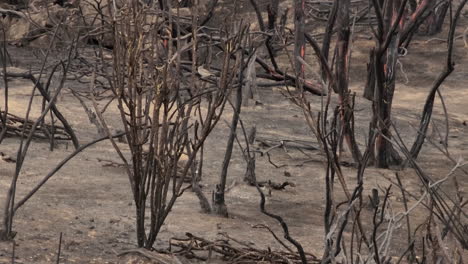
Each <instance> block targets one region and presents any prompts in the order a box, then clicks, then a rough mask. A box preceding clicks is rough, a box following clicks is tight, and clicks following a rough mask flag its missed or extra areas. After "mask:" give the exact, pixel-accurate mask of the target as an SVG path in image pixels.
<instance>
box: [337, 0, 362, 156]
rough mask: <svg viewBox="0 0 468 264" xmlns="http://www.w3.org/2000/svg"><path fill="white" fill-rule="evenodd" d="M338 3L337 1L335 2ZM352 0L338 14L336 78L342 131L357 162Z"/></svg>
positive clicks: (358, 152)
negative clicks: (353, 121)
mask: <svg viewBox="0 0 468 264" xmlns="http://www.w3.org/2000/svg"><path fill="white" fill-rule="evenodd" d="M335 4H337V3H335ZM350 4H351V1H350V0H341V1H340V4H339V8H338V11H337V14H338V20H337V21H338V28H339V29H338V39H337V43H336V50H335V54H336V60H335V69H336V70H335V80H336V87H337V91H336V92H337V93H338V96H339V100H340V119H341V132H342V135H343V138H344V140H345V141H346V144H347V145H348V148H349V150H350V152H351V154H352V156H353V159H354V161H355V162H356V163H359V162H360V160H361V152H360V151H359V147H358V146H357V143H356V140H355V136H354V131H353V129H352V126H351V118H352V115H353V109H352V104H351V94H350V91H349V89H348V84H349V61H350V57H351V56H350V55H351V52H350V41H351V30H350V26H349V12H350V11H349V10H350V9H349V8H350Z"/></svg>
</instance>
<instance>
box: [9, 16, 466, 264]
mask: <svg viewBox="0 0 468 264" xmlns="http://www.w3.org/2000/svg"><path fill="white" fill-rule="evenodd" d="M467 22H468V20H467V19H466V18H463V19H462V21H461V23H460V26H459V29H460V33H461V32H462V31H463V28H464V27H466V25H467V24H468V23H467ZM364 35H365V34H361V35H360V34H357V35H356V40H355V43H354V46H355V51H354V52H353V59H352V64H353V65H354V66H353V68H352V69H351V77H352V89H353V91H355V92H356V93H357V95H358V96H357V104H356V105H357V131H358V138H359V141H360V142H364V138H365V135H366V134H367V124H368V121H369V116H370V112H369V109H370V104H369V102H367V101H366V100H365V99H363V98H361V97H360V95H361V94H362V88H363V83H364V79H365V74H366V72H365V70H366V66H365V63H366V60H367V56H368V49H369V48H370V47H371V46H372V45H373V43H372V42H371V41H368V40H366V39H365V38H364ZM436 37H437V38H444V37H445V33H441V34H439V35H438V36H436ZM455 46H456V50H455V56H454V58H455V62H456V63H457V66H456V70H455V72H454V73H453V74H452V75H451V76H450V77H449V78H448V80H447V81H446V82H445V83H444V85H443V86H442V89H441V91H442V94H443V96H444V99H445V102H446V104H447V107H448V112H449V119H450V137H449V138H450V141H449V146H450V150H451V154H452V155H453V156H454V157H455V158H457V159H458V158H465V159H466V158H467V156H468V141H467V140H466V138H467V136H468V127H467V126H466V122H468V107H467V106H466V100H467V99H468V90H466V84H467V82H468V67H467V65H468V54H467V51H468V49H467V48H466V47H464V43H463V40H462V39H460V38H459V39H457V41H456V43H455ZM445 48H446V43H445V42H442V41H438V40H431V41H429V38H428V37H421V36H418V37H417V38H416V39H415V40H414V42H413V45H412V47H411V49H410V52H409V54H408V55H407V56H406V57H403V58H401V60H400V61H401V65H402V69H403V70H404V72H405V73H406V74H407V78H406V77H403V74H402V72H401V71H399V72H398V75H399V79H398V84H397V91H396V95H395V99H394V112H393V113H394V114H393V115H394V119H395V122H396V124H397V126H398V128H399V129H400V131H401V134H402V135H403V137H404V139H405V140H406V142H407V143H408V144H410V143H411V142H412V139H413V138H414V136H415V127H416V126H417V125H418V117H419V116H420V114H421V111H422V107H423V104H424V100H425V96H426V94H427V92H428V90H429V88H430V86H431V83H432V81H434V79H435V78H436V77H437V75H438V73H439V72H440V71H441V70H442V68H443V66H444V65H443V64H444V61H445V55H446V53H445ZM8 49H9V52H10V54H11V56H12V58H13V60H14V62H15V64H16V65H15V66H16V67H19V68H23V69H28V68H29V67H30V66H32V67H38V66H39V63H38V61H39V60H38V59H36V58H35V57H34V56H33V52H37V51H33V50H31V49H29V48H17V47H8ZM1 85H3V83H2V84H1ZM31 88H32V85H31V83H30V82H29V81H27V80H22V79H11V80H10V99H9V100H10V109H11V110H10V111H11V112H12V113H14V114H16V115H19V116H22V115H24V112H25V109H26V105H27V100H28V99H29V94H30V92H31ZM65 88H66V89H65V90H64V92H63V94H62V96H61V97H60V98H59V102H58V107H59V109H60V110H61V111H62V113H63V114H64V115H65V117H66V118H67V119H68V120H69V122H70V123H71V124H72V126H73V127H74V129H75V130H76V132H77V135H78V136H79V139H80V141H81V142H82V143H84V142H88V141H90V140H92V139H93V138H95V137H96V136H97V131H96V128H95V127H94V126H93V125H92V124H90V122H89V121H88V119H87V117H86V115H85V113H84V110H83V108H82V107H81V105H80V103H79V102H78V101H77V100H76V99H75V98H74V97H73V96H72V95H71V93H70V91H69V89H86V87H83V85H80V84H77V83H76V82H73V81H70V82H68V83H67V84H66V87H65ZM0 91H2V92H1V95H0V100H1V101H3V86H0ZM281 91H282V89H281V88H261V89H260V91H259V98H258V99H259V101H260V102H261V103H262V104H260V105H255V106H249V107H246V108H244V109H243V110H242V119H243V121H244V122H245V124H246V126H247V127H250V126H251V125H252V124H256V126H257V131H258V136H259V137H262V138H269V139H276V140H284V139H298V140H307V141H313V142H315V139H314V137H313V136H312V134H311V133H310V130H309V129H308V127H307V126H306V125H305V121H304V118H303V115H302V112H301V111H300V109H298V107H297V106H295V105H294V104H292V103H291V102H290V101H289V100H288V99H287V98H285V97H284V96H283V95H282V94H281ZM311 100H312V101H313V102H314V105H316V107H317V109H318V107H319V105H320V104H319V102H320V99H319V98H317V97H315V98H311ZM437 100H438V99H437ZM88 103H89V102H88ZM33 108H34V111H33V116H37V114H38V111H39V109H40V98H39V96H38V97H37V98H36V100H35V101H34V107H33ZM230 116H231V111H228V113H227V114H226V115H225V117H224V119H225V120H226V121H228V120H230ZM106 118H107V119H108V120H109V123H110V125H111V127H112V129H113V130H114V131H115V130H117V129H119V128H120V127H119V121H118V115H117V110H116V109H115V105H111V107H110V109H109V110H108V111H107V113H106ZM434 120H435V124H437V127H438V128H439V129H440V130H441V131H442V132H441V133H444V132H443V131H445V130H444V127H443V126H444V114H443V111H442V108H441V105H440V101H437V103H436V106H435V116H434ZM228 130H229V128H228V126H227V125H226V122H224V121H223V122H220V124H219V126H218V127H217V129H216V130H215V131H214V133H213V134H212V135H211V136H210V137H209V140H208V142H207V146H206V149H205V163H204V164H205V166H204V174H203V181H202V184H203V191H204V193H205V195H206V196H207V197H211V192H212V190H213V189H214V185H215V184H216V182H217V179H218V177H219V174H220V170H221V163H222V157H223V155H224V150H225V145H226V139H227V135H228ZM431 138H432V139H433V140H434V141H435V142H436V143H437V142H438V141H439V139H438V135H437V133H436V132H435V129H433V133H432V135H431ZM18 143H19V139H18V138H16V137H11V138H7V139H6V140H4V141H3V142H2V144H1V145H0V151H1V152H2V153H5V154H6V155H9V156H11V157H14V156H15V153H16V151H17V148H18ZM121 147H122V148H123V149H124V150H125V149H127V148H126V146H125V145H124V144H121ZM257 147H259V148H260V146H259V145H257ZM261 150H264V148H261ZM72 151H73V146H72V145H71V144H70V142H60V144H58V146H57V148H56V149H55V150H54V151H52V152H51V151H49V144H48V142H45V141H34V144H33V145H32V146H31V148H30V151H29V152H28V157H27V159H26V161H25V166H24V168H23V169H22V171H21V175H20V179H19V184H18V193H17V197H22V196H23V195H24V194H25V193H26V192H27V191H28V190H30V189H31V188H32V187H33V186H34V185H35V184H36V183H37V182H38V181H39V180H40V179H41V178H42V177H44V175H46V173H47V172H48V171H49V170H50V169H51V168H53V167H54V166H55V165H56V164H57V163H58V162H59V161H60V160H61V159H63V158H64V157H65V156H67V155H68V154H70V153H71V152H72ZM270 154H271V159H272V161H273V162H274V163H275V164H276V165H284V166H282V167H281V168H275V167H274V166H273V165H272V164H270V162H269V161H268V159H267V157H266V156H263V157H260V156H258V160H257V170H256V173H257V176H258V178H259V180H272V181H274V182H283V181H290V182H293V183H295V187H286V189H285V190H283V191H273V193H272V195H271V197H268V200H267V209H268V210H270V211H271V212H274V213H276V214H278V215H281V216H282V217H283V218H284V220H285V221H286V223H288V225H289V228H290V232H291V235H292V236H293V237H294V238H295V239H297V240H298V241H299V242H300V243H301V244H302V245H303V246H304V248H305V249H306V251H308V252H311V253H314V254H316V255H317V256H320V255H321V254H322V249H323V240H324V235H323V234H324V230H323V210H324V167H323V164H322V162H321V161H322V159H323V157H322V156H321V155H320V153H318V152H307V153H306V154H307V156H306V155H305V154H303V153H301V152H299V151H297V150H295V149H275V150H272V151H271V152H270ZM100 160H110V161H115V162H117V163H118V162H119V159H118V156H117V155H116V153H115V151H114V149H113V148H112V146H111V144H110V143H109V142H107V141H106V142H102V143H99V144H97V145H94V146H92V147H90V148H88V149H87V150H86V151H84V152H83V153H81V154H79V155H78V156H77V157H76V158H74V159H73V160H71V161H70V162H69V163H68V164H67V165H66V166H64V167H63V168H62V169H61V170H60V171H59V173H57V174H56V175H55V176H54V177H53V178H52V179H51V180H50V181H49V182H48V183H47V184H46V185H45V186H44V187H43V188H42V189H41V190H40V191H39V192H38V193H37V194H36V195H35V196H34V197H33V198H32V199H31V200H30V201H28V202H27V203H26V204H25V206H23V207H22V208H21V209H20V210H18V213H17V215H16V217H15V224H14V230H15V231H16V232H17V235H16V237H15V243H16V256H17V258H16V262H15V263H28V264H29V263H53V262H54V261H55V258H56V254H57V247H58V240H59V235H60V233H62V234H63V244H62V255H61V263H126V262H127V261H128V259H127V258H121V257H118V254H119V253H120V252H122V251H124V250H127V249H131V248H134V247H135V245H136V237H135V228H134V223H135V210H134V206H133V202H132V197H131V191H130V188H129V184H128V179H127V176H126V174H125V173H124V170H123V169H121V168H118V167H112V166H108V165H109V163H108V162H102V161H100ZM419 162H420V165H421V166H422V168H424V169H425V170H426V171H427V172H428V173H429V174H430V175H431V176H432V177H434V178H435V179H438V178H443V177H445V175H447V173H448V172H449V171H450V170H451V168H452V167H453V164H452V163H451V162H450V161H448V160H447V159H446V158H445V157H444V156H443V155H442V154H441V153H440V152H439V151H438V150H437V149H436V148H435V147H433V146H430V144H426V145H425V147H424V148H423V151H422V155H421V156H420V159H419ZM14 168H15V164H14V163H8V162H6V161H3V160H1V159H0V202H2V204H1V206H2V210H3V200H4V197H5V196H6V191H7V188H8V186H9V184H10V182H11V178H12V175H13V173H14ZM244 171H245V162H244V160H243V158H242V156H241V153H240V151H239V149H238V148H237V146H236V149H235V153H234V155H233V159H232V161H231V165H230V167H229V178H228V185H231V184H232V185H233V187H232V189H231V190H230V191H229V192H228V193H227V197H226V202H227V205H228V210H229V217H228V218H223V217H218V216H215V215H206V214H202V213H200V207H199V204H198V200H197V198H196V196H195V195H194V194H193V193H192V192H190V191H188V192H186V193H185V194H184V195H183V196H182V197H181V198H180V199H179V200H178V201H177V203H176V205H175V207H174V209H173V211H172V213H171V214H170V216H169V218H168V219H167V221H166V224H165V225H164V227H163V229H162V232H161V233H160V237H159V239H158V242H157V244H156V245H155V246H156V247H159V248H166V247H167V245H168V240H169V239H170V238H171V237H174V236H178V237H183V236H184V233H185V232H191V233H193V234H196V235H198V236H202V237H205V238H207V239H214V238H216V237H218V233H220V232H226V233H228V234H229V235H230V236H232V237H234V238H237V239H240V240H243V241H248V242H250V243H252V245H255V246H256V247H259V248H266V247H271V248H274V249H279V248H280V245H279V244H278V243H276V242H275V241H274V239H273V238H272V236H271V235H270V234H269V233H268V232H266V231H265V230H261V229H255V228H253V226H254V225H256V224H265V225H268V226H270V227H271V228H272V229H273V230H274V231H275V232H277V233H278V234H281V230H280V228H279V226H278V225H277V223H276V222H274V221H273V220H272V219H270V218H268V217H267V216H265V215H262V214H261V213H260V211H259V206H258V205H259V196H258V193H257V191H256V189H255V188H253V187H249V186H247V185H245V184H244V183H243V182H242V177H243V174H244ZM344 173H345V176H346V177H347V180H348V183H349V184H350V186H352V184H353V183H354V182H355V178H356V170H355V169H353V168H345V170H344ZM394 173H395V171H393V170H383V169H375V168H368V169H367V170H366V174H365V181H366V193H365V194H366V196H367V193H368V192H369V190H370V189H371V188H373V187H381V188H385V187H387V186H388V184H389V183H388V181H387V180H386V178H387V177H389V178H392V179H395V178H394ZM399 173H400V175H401V176H402V179H403V181H404V183H405V185H406V187H407V188H408V190H412V191H414V192H415V193H417V194H419V192H420V190H421V187H422V186H421V184H420V182H419V180H418V178H417V176H416V175H415V173H414V172H412V170H411V169H406V170H404V171H399ZM455 175H456V177H458V180H459V182H460V184H461V190H462V194H464V195H465V196H466V195H467V194H468V193H467V192H468V189H467V187H468V178H467V177H468V176H467V175H466V174H463V173H461V172H456V173H455ZM337 186H339V185H338V183H337ZM445 188H446V190H447V191H448V192H449V193H450V192H453V186H451V185H450V184H449V185H447V186H446V187H445ZM397 190H398V189H397V188H394V189H393V197H392V199H391V201H392V202H393V203H394V205H393V207H394V210H395V212H401V211H402V207H401V203H400V202H399V192H398V191H397ZM413 202H414V201H412V203H413ZM365 210H367V212H366V213H370V209H365ZM2 216H3V211H2V212H0V217H2ZM411 216H412V218H413V219H414V221H416V222H417V221H418V219H422V218H423V217H424V210H419V211H415V213H414V214H412V215H411ZM404 235H405V231H404V230H401V231H400V232H398V233H397V234H396V235H395V238H394V240H395V248H394V250H395V252H396V251H401V250H404V249H405V248H406V246H407V245H406V240H405V236H404ZM280 236H281V235H280ZM11 249H12V243H11V242H1V243H0V263H9V261H10V260H9V259H10V256H11V253H12V251H11ZM184 261H185V260H184Z"/></svg>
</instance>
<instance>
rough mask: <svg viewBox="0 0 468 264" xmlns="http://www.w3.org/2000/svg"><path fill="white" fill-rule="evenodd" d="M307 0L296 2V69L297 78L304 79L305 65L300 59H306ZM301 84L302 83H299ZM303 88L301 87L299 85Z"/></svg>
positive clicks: (296, 0) (297, 0)
mask: <svg viewBox="0 0 468 264" xmlns="http://www.w3.org/2000/svg"><path fill="white" fill-rule="evenodd" d="M304 9H305V0H295V1H294V29H295V32H294V38H295V39H294V63H295V64H294V69H295V71H296V78H304V65H303V64H302V63H301V62H300V60H299V59H298V58H299V57H300V58H302V59H303V58H304V57H305V35H304V32H305V13H304ZM298 83H299V84H301V83H302V82H298ZM299 86H301V85H299Z"/></svg>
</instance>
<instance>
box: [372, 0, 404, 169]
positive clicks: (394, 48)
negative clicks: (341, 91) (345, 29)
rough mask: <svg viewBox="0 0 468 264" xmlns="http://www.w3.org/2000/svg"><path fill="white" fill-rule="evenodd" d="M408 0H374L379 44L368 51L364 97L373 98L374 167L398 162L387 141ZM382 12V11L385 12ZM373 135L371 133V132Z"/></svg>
mask: <svg viewBox="0 0 468 264" xmlns="http://www.w3.org/2000/svg"><path fill="white" fill-rule="evenodd" d="M406 2H407V1H403V2H402V1H401V0H397V1H386V2H385V3H386V6H384V7H382V6H380V4H379V3H378V2H377V1H375V0H374V1H373V3H374V8H375V10H376V15H377V18H378V25H379V26H378V33H377V40H378V47H377V49H376V50H373V51H372V52H371V56H370V57H371V58H370V63H369V69H368V70H369V76H368V78H369V80H368V87H366V91H365V93H364V94H365V96H366V97H367V98H372V99H373V107H372V108H373V119H372V122H371V129H370V131H371V133H377V136H376V140H375V145H374V161H375V165H376V167H379V168H388V167H389V166H391V165H397V164H399V163H401V158H400V157H399V155H398V153H397V152H396V151H395V150H394V149H393V147H392V144H391V142H390V140H391V138H392V135H391V133H390V125H391V109H392V101H393V94H394V92H395V78H396V63H397V59H398V50H399V43H400V37H401V30H402V29H403V23H402V22H401V21H402V20H401V18H402V17H403V14H404V11H405V5H406ZM384 12H385V13H384ZM370 136H372V135H370Z"/></svg>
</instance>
